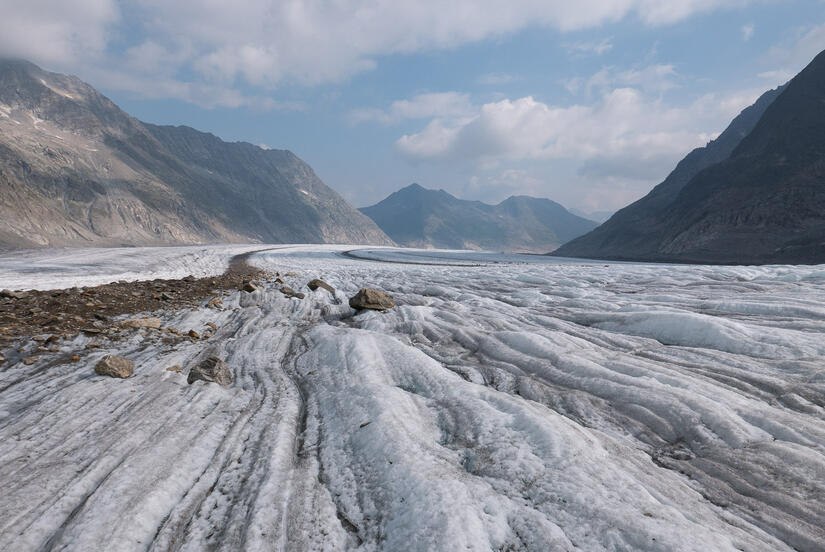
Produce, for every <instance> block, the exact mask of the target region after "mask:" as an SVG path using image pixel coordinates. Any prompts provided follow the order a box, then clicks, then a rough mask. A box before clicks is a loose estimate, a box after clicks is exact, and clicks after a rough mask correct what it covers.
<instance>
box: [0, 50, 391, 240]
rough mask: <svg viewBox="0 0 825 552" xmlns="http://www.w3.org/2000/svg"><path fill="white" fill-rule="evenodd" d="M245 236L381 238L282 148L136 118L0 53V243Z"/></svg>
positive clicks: (77, 85)
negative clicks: (3, 56) (226, 140)
mask: <svg viewBox="0 0 825 552" xmlns="http://www.w3.org/2000/svg"><path fill="white" fill-rule="evenodd" d="M250 241H260V242H270V243H272V242H276V243H277V242H282V243H283V242H302V243H324V242H326V243H342V242H346V243H372V244H391V243H392V242H391V240H390V239H389V238H388V237H387V236H386V235H385V234H384V233H383V232H382V231H381V230H380V229H379V228H378V227H377V226H376V225H375V224H374V223H373V222H372V221H371V220H370V219H368V218H367V217H365V216H364V215H362V214H361V213H359V212H358V211H357V210H355V209H354V208H353V207H351V206H350V205H349V204H347V203H346V201H344V199H343V198H342V197H341V196H339V195H338V194H337V193H335V192H334V191H333V190H331V189H330V188H328V187H327V186H326V185H325V184H324V183H323V182H321V180H320V179H319V178H318V177H317V176H316V175H315V173H314V172H313V170H312V168H311V167H310V166H309V165H307V164H306V163H304V162H303V161H301V160H300V159H299V158H298V157H297V156H295V155H294V154H292V153H291V152H289V151H284V150H264V149H262V148H259V147H257V146H253V145H252V144H247V143H243V142H238V143H227V142H224V141H222V140H220V139H219V138H217V137H215V136H213V135H211V134H207V133H203V132H199V131H196V130H194V129H191V128H188V127H162V126H155V125H149V124H146V123H142V122H140V121H138V120H137V119H135V118H134V117H131V116H129V115H128V114H127V113H125V112H123V111H122V110H121V109H120V108H118V107H117V106H116V105H115V104H114V103H112V102H111V101H110V100H109V99H108V98H106V97H105V96H103V95H102V94H100V93H99V92H98V91H97V90H95V89H94V88H92V87H91V86H89V85H88V84H86V83H84V82H83V81H81V80H80V79H78V78H76V77H70V76H66V75H60V74H57V73H50V72H47V71H44V70H42V69H40V68H39V67H37V66H35V65H33V64H31V63H28V62H25V61H18V60H0V246H5V247H42V246H52V247H54V246H78V245H93V246H98V245H150V244H184V243H210V242H250Z"/></svg>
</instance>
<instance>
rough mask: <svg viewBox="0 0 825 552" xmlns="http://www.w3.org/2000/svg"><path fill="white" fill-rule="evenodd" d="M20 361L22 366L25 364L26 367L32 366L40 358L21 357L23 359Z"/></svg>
mask: <svg viewBox="0 0 825 552" xmlns="http://www.w3.org/2000/svg"><path fill="white" fill-rule="evenodd" d="M20 360H21V361H22V362H23V364H25V365H26V366H31V365H32V364H34V363H35V362H37V361H38V360H40V357H38V356H31V357H23V358H21V359H20Z"/></svg>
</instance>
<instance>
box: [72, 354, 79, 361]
mask: <svg viewBox="0 0 825 552" xmlns="http://www.w3.org/2000/svg"><path fill="white" fill-rule="evenodd" d="M78 360H80V357H79V356H78V355H72V362H77V361H78Z"/></svg>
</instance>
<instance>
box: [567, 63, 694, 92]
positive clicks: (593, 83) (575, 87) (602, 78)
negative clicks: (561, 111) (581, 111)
mask: <svg viewBox="0 0 825 552" xmlns="http://www.w3.org/2000/svg"><path fill="white" fill-rule="evenodd" d="M679 79H680V76H679V74H678V73H677V72H676V68H675V66H674V65H672V64H654V65H648V66H645V67H634V68H631V69H625V70H619V69H617V68H615V67H604V68H602V69H601V70H600V71H598V72H596V73H594V74H593V75H591V76H590V77H588V78H583V77H572V78H569V79H566V80H564V81H563V82H562V84H563V85H564V87H565V88H566V89H567V91H568V92H570V93H571V94H573V95H576V94H578V93H579V92H581V91H584V92H585V93H586V94H587V95H588V96H592V95H593V94H594V93H598V94H600V95H601V94H604V93H605V92H607V91H610V90H613V89H615V88H622V87H631V88H638V89H640V90H643V91H645V92H655V93H659V94H661V93H663V92H666V91H668V90H670V89H672V88H676V87H677V86H678V84H677V81H678V80H679Z"/></svg>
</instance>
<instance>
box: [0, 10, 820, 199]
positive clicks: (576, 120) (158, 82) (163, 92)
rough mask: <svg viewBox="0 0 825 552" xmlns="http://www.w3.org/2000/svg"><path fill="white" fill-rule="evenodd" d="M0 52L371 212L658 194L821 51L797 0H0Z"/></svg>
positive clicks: (815, 27) (811, 20)
mask: <svg viewBox="0 0 825 552" xmlns="http://www.w3.org/2000/svg"><path fill="white" fill-rule="evenodd" d="M0 14H2V17H0V55H4V56H13V57H21V58H25V59H28V60H30V61H32V62H34V63H37V64H38V65H40V66H41V67H43V68H44V69H48V70H52V71H58V72H62V73H71V74H75V75H77V76H79V77H80V78H82V79H83V80H85V81H87V82H89V83H90V84H92V85H93V86H95V87H96V88H98V89H99V90H101V91H102V92H103V93H104V94H106V95H107V96H109V97H110V98H111V99H112V100H113V101H114V102H115V103H117V104H118V105H119V106H120V107H122V108H123V109H124V110H126V111H127V112H129V113H130V114H132V115H134V116H136V117H138V118H139V119H141V120H144V121H147V122H151V123H156V124H173V125H181V124H185V125H188V126H192V127H195V128H197V129H199V130H203V131H208V132H212V133H214V134H216V135H217V136H219V137H221V138H223V139H224V140H228V141H247V142H251V143H253V144H258V145H261V147H268V148H279V149H289V150H291V151H293V152H295V153H296V154H297V155H299V156H300V157H301V158H303V159H304V160H305V161H307V162H308V163H309V164H310V165H312V167H313V168H314V169H315V171H316V173H317V174H318V175H319V176H320V177H321V179H322V180H324V181H325V182H326V183H327V184H328V185H329V186H330V187H332V188H333V189H335V190H336V191H338V192H339V193H341V194H342V195H343V196H344V197H345V198H346V199H347V200H348V201H350V202H351V203H352V204H353V205H355V206H357V207H361V206H366V205H371V204H373V203H376V202H378V201H380V200H381V199H383V198H384V197H386V196H387V195H389V194H390V193H392V192H393V191H395V190H398V189H399V188H402V187H404V186H407V185H409V184H411V183H413V182H417V183H419V184H421V185H422V186H424V187H427V188H441V189H444V190H446V191H448V192H450V193H452V194H454V195H456V196H458V197H461V198H464V199H477V200H481V201H486V202H490V203H495V202H498V201H501V200H503V199H505V198H506V197H508V196H510V195H516V194H524V195H532V196H537V197H548V198H550V199H553V200H555V201H558V202H560V203H562V204H563V205H565V206H567V207H572V208H575V209H579V210H581V211H583V212H594V211H609V210H615V209H618V208H621V207H623V206H624V205H626V204H628V203H630V202H632V201H634V200H636V199H638V198H639V197H642V196H643V195H645V194H646V193H647V192H648V191H650V189H651V188H652V187H653V186H655V185H656V184H657V183H659V182H661V181H662V180H663V179H664V177H665V176H667V174H668V173H669V172H670V171H671V170H672V169H673V167H674V166H675V164H676V163H677V162H678V161H679V160H680V159H681V158H682V157H684V155H685V154H687V153H688V152H689V151H690V150H691V149H692V148H695V147H699V146H703V145H704V144H706V143H707V142H708V141H709V140H711V139H713V138H714V137H716V136H717V135H718V134H719V133H720V132H721V131H722V130H724V128H725V127H726V126H727V124H728V123H729V122H730V120H731V119H732V118H733V117H734V116H736V114H737V113H739V111H741V110H742V109H743V108H744V107H746V106H748V105H749V104H750V103H752V102H753V101H754V100H755V99H756V98H757V97H758V96H759V95H760V94H761V93H762V92H764V91H766V90H768V89H771V88H775V87H776V86H778V85H780V84H782V83H784V82H786V81H787V80H788V79H790V78H791V77H793V75H794V74H796V73H797V72H798V71H800V70H801V69H802V68H803V67H804V66H805V65H807V63H808V62H810V60H811V59H812V58H813V57H814V56H815V55H816V54H817V53H819V52H820V51H821V50H823V49H825V2H822V1H814V0H808V1H801V0H799V1H797V0H764V1H756V0H754V1H749V0H578V1H577V2H570V1H568V0H509V1H507V2H493V1H489V0H477V1H468V0H453V1H451V2H443V1H438V2H433V1H429V0H417V1H407V2H402V1H400V0H373V1H371V2H356V1H352V0H304V1H296V0H284V1H271V0H234V1H231V2H229V1H224V0H204V1H200V2H197V1H194V0H176V1H174V2H169V1H167V0H134V1H128V0H74V1H66V0H60V1H56V0H27V1H26V2H20V1H19V0H0Z"/></svg>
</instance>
